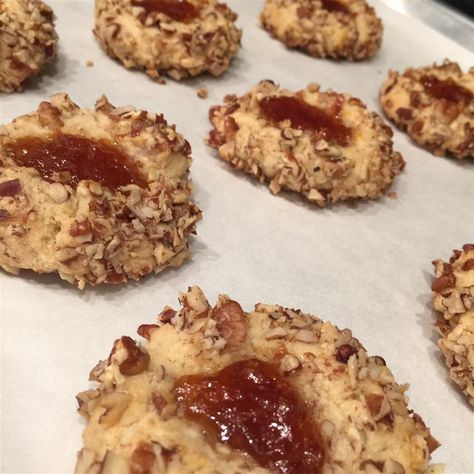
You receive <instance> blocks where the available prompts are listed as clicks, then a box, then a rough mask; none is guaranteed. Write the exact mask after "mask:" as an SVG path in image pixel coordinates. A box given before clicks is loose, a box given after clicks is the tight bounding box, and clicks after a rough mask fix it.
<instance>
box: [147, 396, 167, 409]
mask: <svg viewBox="0 0 474 474" xmlns="http://www.w3.org/2000/svg"><path fill="white" fill-rule="evenodd" d="M151 401H152V403H153V406H154V407H155V408H156V411H157V412H158V413H161V411H162V410H163V408H164V407H165V406H166V405H167V404H168V402H167V401H166V399H165V398H164V397H163V395H161V393H160V392H153V393H152V394H151Z"/></svg>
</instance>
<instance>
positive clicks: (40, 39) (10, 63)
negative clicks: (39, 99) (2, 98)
mask: <svg viewBox="0 0 474 474" xmlns="http://www.w3.org/2000/svg"><path fill="white" fill-rule="evenodd" d="M0 26H1V27H0V91H1V92H15V91H21V90H22V89H23V87H24V85H25V82H26V81H27V80H28V79H29V78H30V77H33V76H36V75H38V74H40V72H41V71H42V70H43V68H44V67H45V66H46V65H47V64H49V63H51V62H52V61H53V60H54V58H55V57H56V54H57V49H58V47H57V43H58V36H57V34H56V31H55V29H54V15H53V11H52V10H51V8H49V7H48V6H47V5H46V4H44V3H43V2H42V1H41V0H2V2H0Z"/></svg>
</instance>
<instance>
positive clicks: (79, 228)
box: [69, 220, 92, 237]
mask: <svg viewBox="0 0 474 474" xmlns="http://www.w3.org/2000/svg"><path fill="white" fill-rule="evenodd" d="M91 232H92V227H91V223H90V222H89V221H88V220H85V221H83V222H78V221H74V222H73V223H72V225H71V228H70V229H69V235H70V236H71V237H77V236H78V235H89V234H90V233H91Z"/></svg>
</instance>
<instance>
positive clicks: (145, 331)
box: [137, 324, 158, 341]
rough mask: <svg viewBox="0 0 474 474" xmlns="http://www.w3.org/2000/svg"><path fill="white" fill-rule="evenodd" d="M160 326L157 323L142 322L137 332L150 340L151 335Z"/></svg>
mask: <svg viewBox="0 0 474 474" xmlns="http://www.w3.org/2000/svg"><path fill="white" fill-rule="evenodd" d="M157 327H158V325H156V324H142V325H140V326H139V327H138V329H137V333H138V335H139V336H142V337H144V338H145V339H147V340H148V341H149V340H150V338H151V335H152V334H153V331H154V330H155V329H156V328H157Z"/></svg>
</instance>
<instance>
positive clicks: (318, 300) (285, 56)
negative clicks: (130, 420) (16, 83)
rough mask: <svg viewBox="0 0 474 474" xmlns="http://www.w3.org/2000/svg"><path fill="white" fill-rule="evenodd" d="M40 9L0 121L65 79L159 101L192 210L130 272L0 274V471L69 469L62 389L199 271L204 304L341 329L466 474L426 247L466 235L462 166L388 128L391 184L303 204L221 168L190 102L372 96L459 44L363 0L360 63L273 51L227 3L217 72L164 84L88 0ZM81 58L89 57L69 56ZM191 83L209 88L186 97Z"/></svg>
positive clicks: (75, 388)
mask: <svg viewBox="0 0 474 474" xmlns="http://www.w3.org/2000/svg"><path fill="white" fill-rule="evenodd" d="M49 3H50V4H51V6H52V7H53V9H54V10H55V12H56V15H57V18H58V19H57V27H58V32H59V35H60V39H61V43H60V45H61V49H60V56H59V60H58V61H57V63H56V65H55V66H53V67H51V68H49V70H48V73H47V75H46V76H43V77H42V78H41V79H38V80H36V81H35V82H34V83H33V86H32V87H30V88H28V89H27V90H26V91H25V92H24V93H22V94H12V95H2V96H1V98H0V104H1V121H2V123H6V122H9V121H10V120H12V119H13V118H14V117H15V116H17V115H19V114H23V113H28V112H30V111H32V110H34V109H36V107H37V106H38V104H39V102H40V101H41V100H43V99H45V98H46V97H48V95H50V94H52V93H55V92H59V91H66V92H68V93H69V94H70V95H71V97H72V99H73V100H74V101H76V102H77V103H78V104H80V105H81V106H87V107H91V106H93V104H94V102H95V100H96V99H97V98H98V97H99V96H100V95H101V94H103V93H105V94H107V95H108V97H109V98H110V100H111V101H112V102H113V103H114V104H116V105H125V104H134V105H135V106H137V107H139V108H145V109H147V110H150V111H154V112H163V113H164V114H165V116H166V117H167V119H168V120H169V121H171V122H172V123H176V124H177V127H178V130H179V131H180V132H182V133H183V134H184V135H185V136H186V137H187V139H188V140H189V141H190V143H191V145H192V148H193V157H194V162H193V165H192V172H191V174H192V179H193V181H194V183H195V186H196V200H197V202H198V204H199V206H200V207H201V208H202V209H203V211H204V219H203V221H202V222H201V223H200V224H199V225H198V235H197V237H196V238H194V239H193V240H192V243H191V248H192V251H193V254H194V256H193V259H192V261H190V262H189V263H187V264H186V265H184V266H183V267H182V268H180V269H177V270H168V271H165V272H164V273H162V274H160V275H158V276H151V277H148V278H145V279H144V280H142V281H140V282H139V283H129V284H128V285H126V286H119V287H100V288H97V289H91V288H86V289H85V290H84V291H82V292H81V291H79V290H77V289H75V288H74V287H72V286H71V285H69V284H68V283H63V282H61V281H60V280H59V278H58V277H56V276H52V275H49V276H48V275H46V276H35V275H33V274H32V273H29V272H24V273H23V274H22V276H21V277H15V276H10V275H7V274H5V273H3V272H2V273H0V299H1V307H0V308H1V353H2V360H1V369H2V371H1V384H2V386H1V391H2V399H1V415H2V420H1V428H2V431H1V447H2V454H1V462H2V465H1V469H2V472H3V473H67V472H72V470H73V467H74V463H75V456H76V452H77V451H78V450H79V448H80V447H81V446H82V444H81V432H82V430H83V428H84V426H85V424H84V422H83V420H82V419H81V417H80V416H79V415H78V414H77V413H76V400H75V398H74V397H75V395H76V393H77V392H79V391H81V390H85V389H87V388H88V387H89V383H88V381H87V378H88V373H89V370H90V369H91V368H92V367H93V366H94V365H95V363H96V362H97V361H98V360H99V359H102V358H105V357H106V356H107V355H108V353H109V351H110V348H111V346H112V343H113V341H114V339H115V338H117V337H120V336H121V335H124V334H128V335H131V336H135V330H136V328H137V326H138V325H139V324H141V323H145V322H152V321H153V320H154V317H155V315H156V314H157V313H158V312H159V311H160V310H161V309H162V307H163V306H164V305H166V304H171V305H176V304H177V295H178V292H179V291H182V290H185V289H186V288H187V287H188V286H189V285H193V284H198V285H200V286H201V287H202V288H203V290H204V291H205V292H206V293H207V295H208V297H209V298H210V300H211V301H212V302H214V301H215V298H216V297H217V295H218V293H220V292H221V293H227V294H229V295H231V296H232V297H233V298H235V299H237V300H238V301H240V302H241V304H242V306H243V307H244V308H245V309H247V310H250V309H251V308H253V305H254V304H255V303H257V302H267V303H279V304H282V305H287V306H290V307H294V308H301V309H303V310H305V311H307V312H310V313H313V314H317V315H319V316H320V317H322V318H323V319H329V320H331V321H332V322H334V323H335V324H338V325H339V326H340V327H349V328H351V329H352V331H353V333H354V335H355V336H356V337H358V338H359V339H360V340H361V341H362V343H363V344H364V345H365V347H366V348H367V350H368V352H369V353H370V354H377V355H381V356H383V357H384V358H385V360H386V361H387V364H388V365H389V367H390V368H391V369H392V370H393V372H394V374H395V377H396V379H397V381H398V382H399V383H405V382H407V383H410V385H411V388H410V390H409V392H408V394H409V397H410V405H411V408H413V409H414V410H415V411H416V412H417V413H419V414H420V415H421V416H422V417H423V418H424V420H425V421H426V423H427V424H428V426H430V427H431V428H432V433H433V435H434V436H435V437H436V438H437V439H438V440H439V441H440V442H441V443H442V446H441V447H440V448H439V449H438V450H437V451H436V452H435V453H434V461H435V462H443V463H446V464H447V472H448V473H472V472H474V460H473V452H472V449H471V448H472V439H473V429H474V426H473V416H472V411H471V410H470V408H469V406H468V404H467V403H466V402H465V400H464V398H463V396H462V394H461V393H460V391H459V390H457V388H456V387H455V386H454V385H453V384H452V383H451V382H450V380H449V378H448V374H447V370H446V368H445V366H444V361H443V360H442V359H441V356H440V352H439V350H438V349H437V346H436V340H437V336H436V333H435V330H434V328H433V322H434V312H433V311H432V306H431V292H430V284H431V279H432V265H431V261H432V260H433V259H434V258H445V259H447V258H449V255H450V253H451V250H452V249H453V248H459V247H460V246H461V245H462V244H464V243H466V242H470V241H473V240H474V217H473V216H474V214H473V210H474V199H473V197H474V196H473V184H474V163H472V162H469V163H468V162H458V161H455V160H453V159H447V158H436V157H434V156H432V155H431V154H430V153H428V152H426V151H424V150H422V149H421V148H418V147H417V146H415V145H414V144H413V143H411V142H410V140H409V139H408V138H407V137H406V136H404V135H403V134H402V133H400V132H398V131H395V137H394V142H395V146H396V149H398V150H399V151H400V152H401V153H402V154H403V156H404V158H405V159H406V161H407V167H406V170H405V171H404V172H403V173H402V175H401V176H400V177H399V178H398V179H397V180H396V182H395V186H394V187H393V190H394V191H396V193H397V195H398V199H396V200H391V199H388V198H385V199H382V200H380V201H376V202H369V203H361V204H359V205H357V206H356V207H351V206H348V205H346V204H344V203H341V204H337V205H334V206H332V207H329V208H326V209H319V208H317V207H316V206H314V205H310V204H307V203H306V202H304V201H303V200H301V199H299V198H298V197H295V196H293V195H290V194H284V193H282V194H281V195H280V196H278V197H274V196H272V195H271V194H270V192H269V191H268V189H267V188H266V187H265V186H263V185H259V184H258V183H256V182H255V181H253V180H252V179H250V178H247V177H245V176H243V175H238V174H235V173H234V172H232V171H231V170H230V169H229V168H228V167H227V166H226V165H225V164H224V163H223V162H221V161H220V160H219V159H218V158H217V157H216V155H215V153H214V152H213V151H212V150H211V149H209V148H207V147H206V146H205V145H204V143H203V139H204V137H205V135H206V132H207V131H208V130H209V123H208V120H207V112H208V109H209V107H210V106H211V105H212V104H216V103H220V102H221V100H222V98H223V96H224V95H225V94H227V93H237V94H241V93H244V92H245V91H246V90H247V89H249V88H250V87H251V86H252V85H254V84H255V83H256V82H257V81H259V80H261V79H265V78H269V79H273V80H274V81H276V82H279V83H280V84H282V86H285V87H288V88H292V89H298V88H302V87H304V86H305V85H306V84H307V83H308V82H319V83H320V84H321V85H322V87H323V88H329V87H331V88H333V89H334V90H336V91H346V92H349V93H351V94H353V95H355V96H357V97H360V98H361V99H362V100H363V101H364V102H366V103H367V104H368V106H369V108H371V109H373V110H376V111H379V112H380V106H379V104H378V100H377V97H378V91H379V87H380V84H381V82H382V80H383V79H384V78H385V77H386V75H387V72H388V70H389V69H390V68H393V69H398V70H401V69H404V68H405V67H407V66H410V65H413V66H422V65H427V64H430V63H431V62H433V61H441V60H443V59H444V58H446V57H447V58H450V59H452V60H455V61H458V62H460V64H461V65H462V66H463V67H464V68H466V67H468V66H470V65H472V62H473V61H472V60H473V57H472V54H470V53H469V51H467V50H465V49H463V48H462V47H460V46H459V45H457V44H455V43H454V42H452V41H450V40H449V39H448V38H445V37H443V36H441V35H440V34H438V33H436V32H435V31H433V30H431V29H429V28H428V27H426V26H424V25H422V24H421V23H419V22H417V21H415V20H414V19H411V18H408V17H405V16H402V15H400V14H398V13H395V12H394V11H392V10H390V9H388V8H387V7H385V6H383V4H380V3H378V2H375V1H374V2H373V3H374V4H375V6H376V8H377V10H378V12H379V14H380V15H381V16H382V18H383V21H384V25H385V33H384V42H383V46H382V49H381V50H380V52H379V53H378V54H377V56H376V57H375V58H374V59H373V60H372V61H368V62H361V63H338V62H334V61H327V60H317V59H313V58H311V57H309V56H307V55H305V54H304V53H301V52H297V51H291V50H287V49H286V48H285V47H284V46H283V45H282V44H281V43H279V42H278V41H276V40H273V39H271V38H270V37H269V36H268V35H267V33H266V32H265V31H264V30H262V29H261V28H260V27H259V23H258V13H259V11H260V10H261V6H262V2H260V1H243V0H241V1H230V2H229V4H230V6H231V7H232V8H233V9H235V10H236V11H237V12H238V14H239V20H238V24H239V25H240V26H241V27H243V29H244V34H243V48H242V51H241V52H240V54H239V55H238V58H237V59H236V60H235V62H234V64H233V65H232V67H231V69H230V70H229V71H228V72H227V73H226V74H225V75H224V76H223V77H221V78H220V79H213V78H210V77H203V78H200V79H197V80H192V81H187V82H183V83H176V82H174V81H172V80H167V84H166V85H159V84H157V83H154V82H153V81H151V80H150V79H149V78H148V77H147V76H146V75H144V74H143V73H140V72H130V71H127V70H126V69H125V68H123V67H122V66H121V65H119V64H118V63H117V62H114V61H113V60H111V59H109V58H108V57H107V56H106V55H105V54H104V53H103V52H102V51H101V50H100V48H99V47H98V45H97V43H96V42H95V40H94V38H93V35H92V33H91V28H92V24H93V3H92V2H90V1H57V0H56V1H52V0H50V2H49ZM86 60H92V61H93V62H94V66H93V67H90V68H86V67H85V63H86ZM202 85H206V86H207V87H208V88H209V98H208V99H207V100H202V99H199V98H198V97H197V95H196V91H197V89H198V88H199V87H200V86H202Z"/></svg>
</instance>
